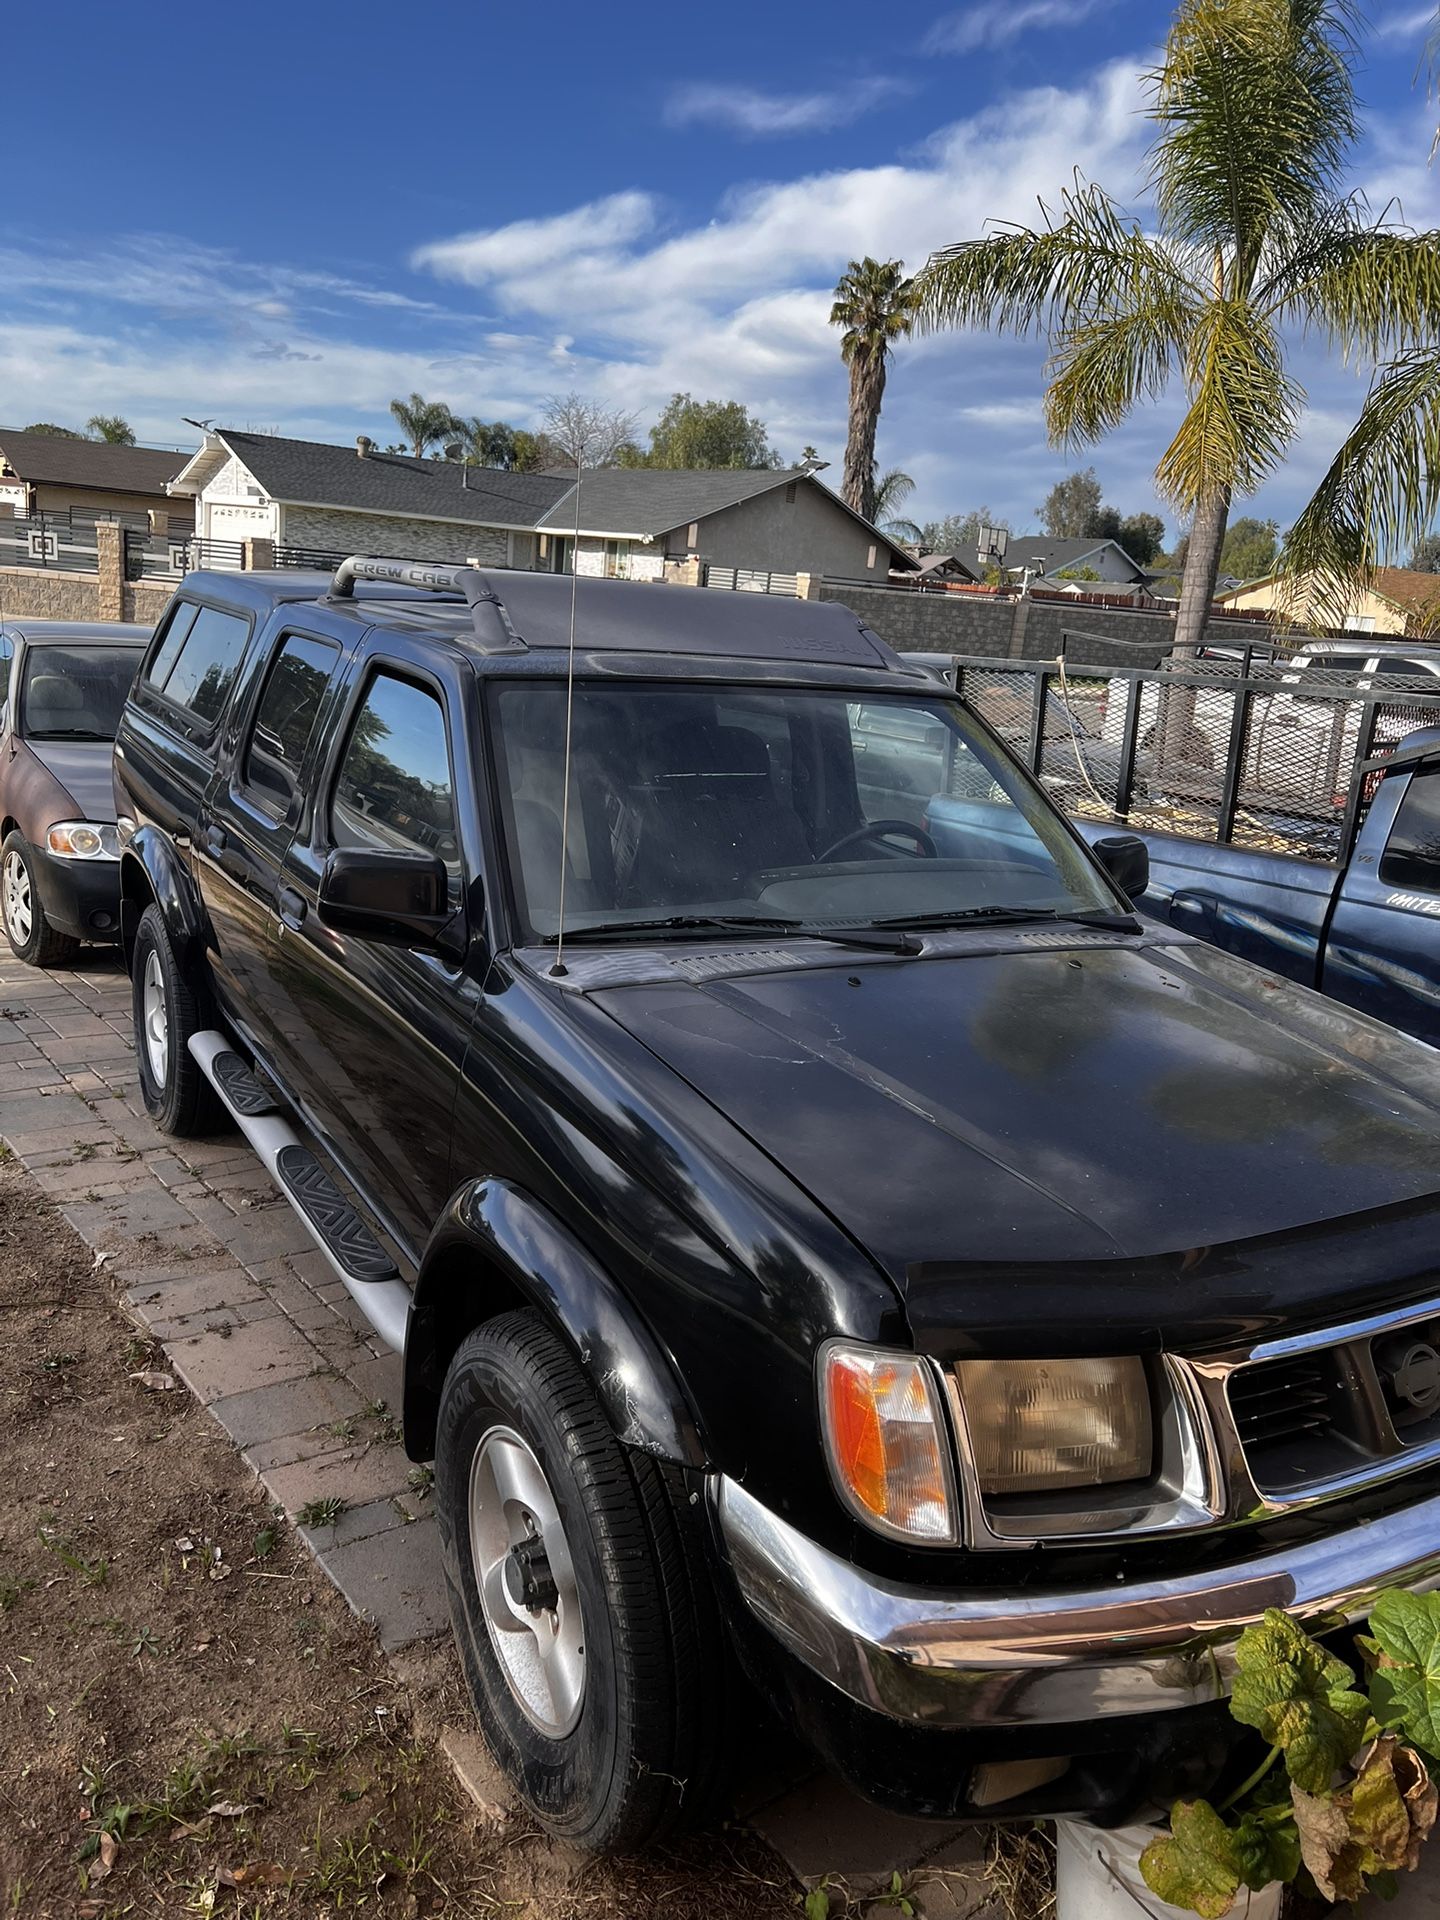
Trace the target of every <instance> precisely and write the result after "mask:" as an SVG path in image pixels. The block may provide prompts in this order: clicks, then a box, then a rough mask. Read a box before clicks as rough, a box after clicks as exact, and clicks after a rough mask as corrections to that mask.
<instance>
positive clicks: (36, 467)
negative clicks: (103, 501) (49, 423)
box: [0, 427, 190, 494]
mask: <svg viewBox="0 0 1440 1920" xmlns="http://www.w3.org/2000/svg"><path fill="white" fill-rule="evenodd" d="M0 453H3V454H4V456H5V458H6V460H7V461H8V462H9V464H10V465H11V466H12V467H13V468H14V470H15V472H16V473H17V474H18V475H19V476H20V478H21V479H22V480H27V481H29V483H30V484H31V485H32V486H50V487H94V488H97V489H104V490H106V491H108V492H112V493H153V494H163V493H164V491H165V482H166V481H167V480H173V479H174V478H175V475H176V474H177V473H179V471H180V469H181V468H182V467H183V466H184V465H185V464H186V462H187V461H188V460H189V458H190V456H189V454H186V453H163V452H156V450H155V449H154V448H153V447H112V446H111V445H109V443H108V442H106V441H104V440H62V439H61V438H59V436H58V435H56V434H52V433H25V432H22V430H21V429H20V428H18V427H0Z"/></svg>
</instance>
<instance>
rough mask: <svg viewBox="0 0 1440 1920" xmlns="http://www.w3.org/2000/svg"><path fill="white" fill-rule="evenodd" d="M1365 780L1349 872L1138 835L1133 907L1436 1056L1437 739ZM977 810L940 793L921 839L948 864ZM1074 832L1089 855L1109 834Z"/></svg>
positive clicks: (1411, 748)
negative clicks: (1140, 866)
mask: <svg viewBox="0 0 1440 1920" xmlns="http://www.w3.org/2000/svg"><path fill="white" fill-rule="evenodd" d="M1368 777H1369V778H1370V779H1371V780H1372V781H1373V782H1374V785H1375V791H1374V795H1373V798H1372V799H1371V801H1370V805H1369V808H1368V810H1367V812H1366V814H1365V817H1364V819H1363V821H1362V823H1361V825H1360V828H1359V831H1358V833H1357V835H1356V837H1355V842H1354V846H1353V848H1352V850H1351V853H1350V856H1349V858H1348V860H1343V861H1341V862H1338V863H1336V862H1320V861H1315V860H1306V859H1299V858H1296V857H1295V856H1294V855H1289V854H1279V853H1264V852H1258V851H1252V850H1250V849H1248V848H1245V847H1238V846H1235V845H1233V844H1227V845H1222V846H1216V845H1213V844H1211V843H1209V842H1206V841H1199V840H1190V839H1185V838H1182V837H1181V836H1180V835H1178V834H1170V833H1143V834H1140V835H1138V836H1137V838H1138V839H1140V840H1141V841H1143V842H1144V845H1145V847H1146V849H1147V850H1148V853H1149V880H1148V883H1147V885H1146V886H1145V888H1144V891H1143V892H1141V891H1139V889H1138V888H1135V889H1132V892H1133V897H1134V899H1135V904H1136V906H1137V907H1139V908H1140V909H1141V911H1142V912H1144V913H1146V914H1148V915H1149V916H1150V917H1151V918H1153V919H1156V920H1167V921H1169V922H1170V924H1171V925H1172V926H1175V927H1180V928H1182V929H1183V930H1184V931H1185V932H1187V933H1193V934H1195V935H1197V936H1198V937H1199V938H1200V939H1202V940H1208V941H1210V942H1211V943H1212V944H1213V945H1215V946H1217V947H1223V948H1225V950H1226V951H1227V952H1229V953H1234V954H1238V955H1239V956H1240V957H1241V958H1242V959H1245V960H1253V961H1255V962H1257V963H1258V964H1259V965H1261V966H1264V967H1269V968H1270V969H1271V970H1272V971H1273V972H1275V973H1279V974H1284V975H1286V976H1288V977H1289V978H1290V979H1292V980H1297V981H1299V982H1300V983H1301V984H1302V985H1304V986H1307V987H1315V988H1318V989H1319V991H1320V992H1322V993H1326V994H1329V995H1330V996H1331V997H1332V998H1334V999H1336V1000H1341V1001H1344V1002H1345V1004H1346V1005H1347V1006H1351V1007H1357V1008H1359V1010H1360V1011H1361V1012H1362V1013H1368V1014H1373V1015H1374V1016H1375V1017H1376V1018H1377V1019H1379V1020H1385V1021H1388V1022H1389V1023H1390V1024H1391V1025H1392V1026H1395V1027H1399V1028H1401V1029H1402V1030H1403V1031H1404V1032H1406V1033H1411V1034H1414V1035H1415V1037H1416V1038H1417V1039H1420V1040H1426V1041H1428V1042H1429V1043H1430V1045H1431V1046H1440V727H1428V728H1425V729H1422V730H1421V731H1418V732H1415V733H1411V734H1409V735H1407V736H1406V738H1405V739H1404V740H1403V741H1401V742H1400V743H1399V744H1398V745H1397V747H1396V749H1395V751H1394V752H1393V753H1392V754H1390V755H1388V756H1387V757H1386V758H1385V759H1384V760H1383V761H1382V762H1379V763H1375V764H1373V765H1372V766H1371V769H1370V772H1369V775H1368ZM985 806H986V801H985V798H984V797H983V796H981V795H979V794H974V795H971V794H966V793H963V792H962V793H959V794H957V793H956V792H955V788H954V786H953V785H952V786H951V789H950V792H949V793H948V794H936V795H934V796H933V797H932V798H931V799H930V800H929V802H928V804H927V807H926V811H925V816H924V827H925V831H926V832H927V833H928V834H929V835H930V837H931V839H932V840H933V841H934V842H935V844H936V847H937V849H938V850H939V851H940V852H941V853H947V852H956V853H958V852H960V850H961V848H962V846H964V845H965V844H968V843H969V841H970V840H971V839H972V838H973V835H974V831H975V825H976V821H975V817H974V816H975V812H976V809H977V808H981V809H984V808H985ZM1075 825H1076V827H1077V829H1078V830H1079V832H1080V833H1081V834H1082V835H1083V836H1084V838H1085V839H1086V840H1087V841H1089V842H1090V843H1091V844H1092V845H1094V844H1095V843H1096V842H1097V841H1101V840H1108V839H1113V838H1114V837H1115V835H1116V834H1117V833H1118V832H1120V831H1121V829H1120V828H1118V827H1117V826H1116V825H1115V824H1113V823H1110V822H1104V821H1091V820H1079V821H1076V822H1075ZM1136 852H1137V853H1138V848H1137V849H1136Z"/></svg>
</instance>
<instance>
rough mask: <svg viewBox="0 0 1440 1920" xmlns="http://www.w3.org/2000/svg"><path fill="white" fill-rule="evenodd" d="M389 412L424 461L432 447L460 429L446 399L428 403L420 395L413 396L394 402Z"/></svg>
mask: <svg viewBox="0 0 1440 1920" xmlns="http://www.w3.org/2000/svg"><path fill="white" fill-rule="evenodd" d="M390 411H391V413H392V414H393V415H394V418H395V424H396V426H398V427H399V429H400V431H401V432H402V433H403V434H404V435H405V438H406V439H407V440H408V441H409V442H410V446H411V450H412V451H413V452H414V455H415V458H416V459H417V460H423V459H424V458H425V455H426V454H427V452H428V451H429V450H430V448H431V447H433V446H436V445H438V443H439V442H440V441H442V440H446V439H448V438H449V437H450V435H451V434H452V433H455V432H457V431H458V430H459V428H458V423H457V421H456V419H455V416H454V414H453V413H451V411H450V409H449V407H447V406H446V405H445V402H444V401H443V400H426V399H424V398H423V397H422V396H421V395H420V394H418V393H412V394H411V396H410V398H409V399H408V400H392V401H391V402H390Z"/></svg>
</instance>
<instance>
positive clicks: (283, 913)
mask: <svg viewBox="0 0 1440 1920" xmlns="http://www.w3.org/2000/svg"><path fill="white" fill-rule="evenodd" d="M275 904H276V906H277V907H278V908H279V909H280V918H281V920H282V921H283V922H284V924H285V925H286V926H287V927H289V928H290V930H291V932H292V933H298V932H299V931H300V929H301V927H303V926H304V924H305V915H306V913H307V911H308V909H307V907H306V905H305V900H304V896H303V895H302V894H298V893H297V892H296V891H295V889H294V888H293V887H282V888H281V889H280V891H279V893H278V894H277V895H276V896H275Z"/></svg>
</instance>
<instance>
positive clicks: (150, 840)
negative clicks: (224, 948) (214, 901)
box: [120, 826, 205, 962]
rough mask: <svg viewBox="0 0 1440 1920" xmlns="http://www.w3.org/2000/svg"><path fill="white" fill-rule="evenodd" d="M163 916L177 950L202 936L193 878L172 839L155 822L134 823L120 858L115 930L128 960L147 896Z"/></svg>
mask: <svg viewBox="0 0 1440 1920" xmlns="http://www.w3.org/2000/svg"><path fill="white" fill-rule="evenodd" d="M152 900H153V901H154V903H155V904H156V905H157V906H158V907H159V909H160V911H161V913H162V914H163V915H164V916H165V925H166V927H167V928H168V929H169V933H170V939H171V941H172V943H173V944H174V947H175V950H176V952H177V953H179V954H182V955H185V956H187V957H188V955H189V954H190V953H191V952H192V950H193V949H194V948H195V947H196V946H197V945H199V944H200V943H201V942H203V940H204V937H205V910H204V907H203V906H202V905H201V901H200V895H199V891H198V890H197V888H196V885H195V882H194V880H193V879H192V878H191V877H190V873H189V871H188V869H187V868H186V866H185V864H184V862H183V861H182V860H181V858H180V856H179V854H178V853H177V852H176V851H175V847H174V845H173V843H172V842H171V841H170V840H169V839H168V838H167V837H166V835H165V834H163V833H162V832H161V831H160V829H159V828H158V827H153V826H143V827H139V828H137V829H136V831H135V833H134V834H132V835H131V837H130V840H129V841H128V843H127V844H126V847H125V851H124V853H123V855H122V856H121V860H120V936H121V939H122V940H123V941H124V945H125V956H126V960H127V962H128V960H129V956H130V949H131V948H132V946H133V945H134V943H135V929H136V928H137V927H138V926H139V924H140V916H141V914H143V913H144V911H145V909H146V907H148V906H149V905H150V903H151V901H152Z"/></svg>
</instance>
